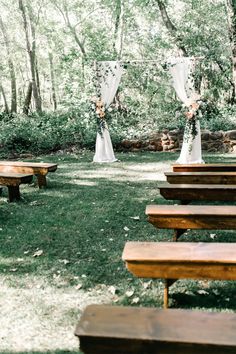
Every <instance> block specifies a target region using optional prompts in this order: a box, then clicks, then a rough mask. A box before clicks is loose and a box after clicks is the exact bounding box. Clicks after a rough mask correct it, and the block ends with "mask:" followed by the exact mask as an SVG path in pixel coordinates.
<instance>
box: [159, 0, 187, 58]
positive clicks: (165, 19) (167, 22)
mask: <svg viewBox="0 0 236 354" xmlns="http://www.w3.org/2000/svg"><path fill="white" fill-rule="evenodd" d="M156 2H157V5H158V7H159V10H160V12H161V17H162V20H163V23H164V25H165V27H166V28H167V30H168V31H169V33H170V35H171V36H172V38H173V39H174V41H175V44H176V45H177V47H178V48H179V50H180V52H181V53H182V55H183V56H187V55H188V53H187V50H186V48H185V46H184V45H183V38H182V37H181V36H180V34H179V33H178V29H177V27H176V26H175V25H174V23H173V22H172V21H171V19H170V16H169V15H168V12H167V9H166V5H165V3H164V1H162V0H156Z"/></svg>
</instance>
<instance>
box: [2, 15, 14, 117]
mask: <svg viewBox="0 0 236 354" xmlns="http://www.w3.org/2000/svg"><path fill="white" fill-rule="evenodd" d="M0 28H1V31H2V35H3V38H4V44H5V47H6V52H7V61H8V67H9V71H10V77H11V113H16V111H17V89H16V74H15V67H14V63H13V59H12V54H11V50H10V45H9V43H10V40H9V38H8V34H7V30H6V27H5V24H4V22H3V20H2V17H1V15H0ZM1 90H2V94H3V97H4V101H5V100H6V96H5V93H3V92H4V91H3V88H1ZM5 107H7V106H6V101H5ZM7 110H8V107H7Z"/></svg>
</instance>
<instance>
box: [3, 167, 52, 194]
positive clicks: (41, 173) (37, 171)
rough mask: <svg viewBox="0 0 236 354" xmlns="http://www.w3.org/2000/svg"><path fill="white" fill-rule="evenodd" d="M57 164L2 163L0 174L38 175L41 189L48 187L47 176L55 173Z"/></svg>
mask: <svg viewBox="0 0 236 354" xmlns="http://www.w3.org/2000/svg"><path fill="white" fill-rule="evenodd" d="M56 169H57V164H52V163H43V162H22V161H0V173H4V172H5V173H26V174H33V175H36V177H37V180H38V186H39V188H42V187H46V185H47V181H46V175H47V174H48V172H55V171H56Z"/></svg>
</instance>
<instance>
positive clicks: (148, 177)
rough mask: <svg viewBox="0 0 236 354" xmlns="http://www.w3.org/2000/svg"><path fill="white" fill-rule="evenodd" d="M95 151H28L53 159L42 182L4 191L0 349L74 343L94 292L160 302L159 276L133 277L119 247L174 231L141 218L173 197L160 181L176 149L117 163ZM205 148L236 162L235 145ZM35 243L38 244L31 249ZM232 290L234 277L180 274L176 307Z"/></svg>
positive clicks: (129, 301)
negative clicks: (96, 160)
mask: <svg viewBox="0 0 236 354" xmlns="http://www.w3.org/2000/svg"><path fill="white" fill-rule="evenodd" d="M92 157H93V155H92V153H91V152H86V151H82V152H78V153H77V154H73V155H66V154H65V155H61V154H57V155H50V156H41V157H40V158H37V159H35V160H34V161H44V162H53V163H58V165H59V167H58V170H57V171H56V172H55V173H50V174H49V175H48V188H46V189H44V190H39V189H38V188H36V187H35V186H34V185H30V186H21V194H22V197H23V200H22V201H21V202H18V203H10V204H9V203H8V202H7V198H6V197H7V194H6V191H5V190H4V192H3V196H2V197H1V204H0V240H1V250H0V284H1V288H0V298H1V302H0V313H1V315H2V316H3V317H4V319H5V321H6V325H5V328H4V329H1V330H0V335H1V338H2V340H1V344H0V350H1V353H16V352H17V353H26V352H27V353H34V354H36V353H54V354H62V353H70V352H71V353H73V352H74V351H77V348H78V341H77V339H76V338H74V335H73V331H74V329H75V325H76V323H77V321H78V318H79V315H80V313H81V311H82V310H83V309H84V307H85V306H86V305H87V304H89V303H91V302H93V303H95V302H99V303H101V302H102V303H104V302H105V303H115V304H121V305H135V306H153V307H161V306H162V300H163V285H162V282H161V281H159V280H153V281H150V282H148V280H142V279H136V278H134V277H133V276H132V275H131V274H130V273H128V271H127V270H126V269H125V267H124V264H123V262H122V260H121V254H122V250H123V248H124V245H125V242H126V241H128V240H140V241H141V240H142V241H164V240H165V241H171V239H172V238H171V237H172V232H171V230H157V229H155V228H154V227H153V226H152V225H151V224H149V223H148V222H147V220H146V216H145V207H146V205H147V204H152V203H158V204H166V203H169V204H171V202H166V201H165V200H163V199H162V198H161V197H160V195H159V193H158V189H157V186H158V184H161V183H162V182H163V181H164V176H163V171H165V170H170V164H171V163H173V162H174V161H175V160H176V159H177V154H173V153H150V152H147V153H135V154H134V153H132V154H122V153H120V154H117V157H118V158H119V159H120V162H118V163H113V164H93V163H91V161H92ZM204 158H205V160H206V161H207V162H236V156H235V155H209V154H208V155H206V156H205V157H204ZM134 217H139V220H135V219H134ZM136 219H137V218H136ZM212 234H216V238H215V239H214V240H213V239H212V238H211V237H210V235H212ZM181 240H182V241H186V240H188V241H189V240H191V241H203V242H204V241H208V242H215V241H217V242H235V241H236V238H235V231H234V232H232V231H214V230H210V231H209V230H208V231H194V230H192V231H191V232H188V234H187V235H185V236H182V237H181V239H180V242H181ZM39 250H41V251H42V254H41V255H39V256H35V257H34V255H35V252H37V251H39ZM203 290H204V291H203ZM127 291H133V295H132V296H127ZM235 300H236V285H235V283H234V282H216V281H214V282H213V281H212V282H203V281H191V280H181V281H178V282H176V283H175V284H174V285H173V286H172V287H171V306H172V307H178V308H190V309H202V310H207V311H235V310H236V301H235ZM2 321H3V319H2Z"/></svg>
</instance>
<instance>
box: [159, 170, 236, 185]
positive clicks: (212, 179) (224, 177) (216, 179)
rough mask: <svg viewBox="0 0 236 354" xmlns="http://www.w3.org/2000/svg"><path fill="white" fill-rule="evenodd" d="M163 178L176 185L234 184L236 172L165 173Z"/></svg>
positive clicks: (235, 182)
mask: <svg viewBox="0 0 236 354" xmlns="http://www.w3.org/2000/svg"><path fill="white" fill-rule="evenodd" d="M165 176H166V180H167V182H169V183H176V184H236V172H165Z"/></svg>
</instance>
